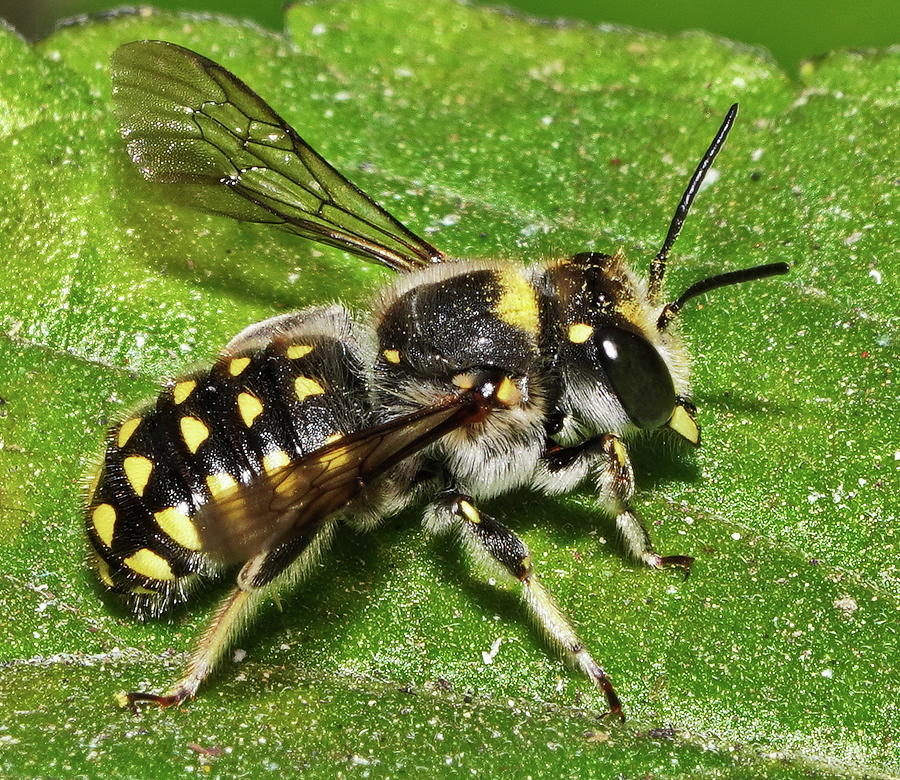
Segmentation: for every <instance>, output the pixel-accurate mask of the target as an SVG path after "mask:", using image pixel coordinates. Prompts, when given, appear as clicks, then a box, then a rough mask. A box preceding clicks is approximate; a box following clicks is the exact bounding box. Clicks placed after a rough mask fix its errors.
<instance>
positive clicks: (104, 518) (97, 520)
mask: <svg viewBox="0 0 900 780" xmlns="http://www.w3.org/2000/svg"><path fill="white" fill-rule="evenodd" d="M91 522H93V524H94V530H95V531H96V532H97V536H99V537H100V541H101V542H103V544H105V545H106V546H107V547H112V538H113V531H115V528H116V510H115V509H114V508H113V507H112V506H110V505H109V504H100V506H98V507H97V508H96V509H94V511H93V512H91Z"/></svg>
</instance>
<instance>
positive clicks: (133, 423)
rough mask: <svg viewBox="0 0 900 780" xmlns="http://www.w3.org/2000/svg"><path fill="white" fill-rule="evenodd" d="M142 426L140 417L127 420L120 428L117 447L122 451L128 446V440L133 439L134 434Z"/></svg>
mask: <svg viewBox="0 0 900 780" xmlns="http://www.w3.org/2000/svg"><path fill="white" fill-rule="evenodd" d="M140 424H141V418H140V417H133V418H132V419H130V420H125V422H123V423H122V424H121V425H120V426H119V432H118V434H116V445H117V446H118V447H119V449H122V447H124V446H125V445H126V444H128V440H129V439H130V438H131V436H132V434H133V433H134V432H135V431H136V430H137V427H138V426H139V425H140Z"/></svg>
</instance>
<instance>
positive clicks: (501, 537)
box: [425, 491, 624, 719]
mask: <svg viewBox="0 0 900 780" xmlns="http://www.w3.org/2000/svg"><path fill="white" fill-rule="evenodd" d="M425 522H426V526H427V527H428V528H429V530H431V531H432V532H436V533H439V532H442V531H446V530H455V531H457V532H458V534H459V539H460V541H461V542H462V544H463V546H464V547H465V548H466V550H467V552H469V553H470V554H471V555H472V556H473V557H475V558H476V559H478V560H480V562H483V563H485V564H487V566H488V567H489V568H490V569H491V571H492V573H495V574H496V575H498V576H499V577H504V578H506V579H508V580H509V579H512V580H514V581H517V582H518V583H519V585H520V587H521V594H522V599H523V601H524V602H525V605H526V606H527V607H528V611H529V612H530V614H531V617H532V618H533V619H534V621H535V622H536V623H537V624H538V626H539V627H540V628H541V630H542V633H543V634H544V635H545V636H546V637H548V638H549V639H550V641H551V642H552V644H553V645H554V646H556V647H557V648H558V649H559V650H560V651H561V652H562V653H563V654H564V655H565V657H566V659H567V660H568V661H569V662H571V663H572V665H573V666H576V667H577V668H578V669H580V670H581V671H582V672H583V673H584V674H585V676H587V677H588V678H589V679H590V680H591V682H593V683H594V685H595V686H596V687H597V688H598V689H599V690H600V691H602V692H603V695H604V696H605V697H606V701H607V706H608V707H609V712H608V713H607V714H608V715H613V716H616V717H619V718H623V719H624V716H623V715H622V705H621V703H620V702H619V697H618V695H617V694H616V691H615V689H614V688H613V686H612V683H611V682H610V680H609V677H608V676H607V674H606V672H604V671H603V668H602V667H601V666H600V664H598V663H597V662H596V661H595V660H594V658H593V657H592V656H591V654H590V653H589V652H588V651H587V649H586V648H585V646H584V643H583V642H582V641H581V640H580V639H579V638H578V635H577V634H576V633H575V629H574V627H573V626H572V624H571V623H570V622H569V620H568V619H567V618H566V616H565V615H564V614H563V613H562V611H561V610H560V608H559V606H558V605H557V604H556V601H555V600H554V598H553V596H551V595H550V593H549V592H548V591H547V590H546V589H545V588H544V586H543V585H542V584H541V583H540V582H539V581H538V578H537V576H536V575H535V573H534V569H533V566H532V560H531V555H530V554H529V552H528V548H527V547H526V546H525V543H524V542H523V541H522V540H521V539H519V537H518V536H516V535H515V534H514V533H513V532H512V531H510V530H509V529H508V528H507V527H506V526H504V525H503V524H501V523H499V522H498V521H497V520H495V519H494V518H493V517H491V516H489V515H486V514H484V513H483V512H481V511H479V510H478V509H477V508H476V506H475V504H474V502H473V501H472V499H471V498H470V497H469V496H466V495H463V494H462V493H456V492H453V491H447V492H445V493H442V494H441V495H440V497H439V498H438V500H436V501H435V502H434V503H432V504H431V505H430V506H429V508H428V510H427V512H426V516H425Z"/></svg>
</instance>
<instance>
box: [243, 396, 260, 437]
mask: <svg viewBox="0 0 900 780" xmlns="http://www.w3.org/2000/svg"><path fill="white" fill-rule="evenodd" d="M237 405H238V411H239V412H240V413H241V419H242V420H243V421H244V425H246V426H247V427H248V428H249V427H250V426H251V425H253V421H254V420H255V419H256V418H257V417H259V416H260V415H261V414H262V411H263V404H262V401H260V400H259V399H258V398H257V397H256V396H255V395H253V394H252V393H241V394H240V395H239V396H238V397H237Z"/></svg>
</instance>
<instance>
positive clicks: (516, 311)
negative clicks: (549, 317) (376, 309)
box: [494, 269, 539, 333]
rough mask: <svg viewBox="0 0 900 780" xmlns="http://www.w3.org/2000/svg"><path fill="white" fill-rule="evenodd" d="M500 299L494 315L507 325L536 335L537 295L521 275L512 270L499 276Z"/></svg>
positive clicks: (537, 324) (537, 325)
mask: <svg viewBox="0 0 900 780" xmlns="http://www.w3.org/2000/svg"><path fill="white" fill-rule="evenodd" d="M499 281H500V287H501V292H500V299H499V300H498V301H497V304H496V305H495V306H494V314H496V315H497V316H498V317H499V318H500V319H501V320H503V321H504V322H505V323H507V324H508V325H512V326H513V327H516V328H520V329H521V330H524V331H526V332H527V333H537V332H538V327H539V321H538V304H537V295H536V293H535V291H534V288H533V287H532V286H531V285H530V284H529V283H528V282H527V281H526V280H525V278H524V277H523V276H522V274H521V273H520V272H518V271H516V270H514V269H508V270H506V271H503V272H502V273H501V274H500V275H499Z"/></svg>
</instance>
